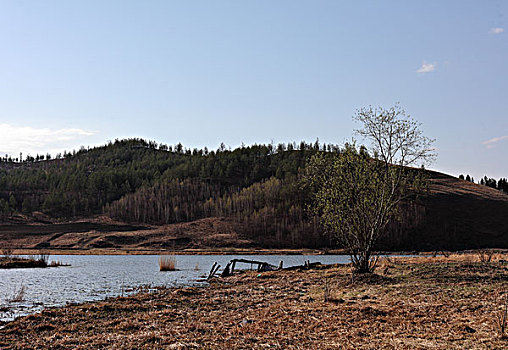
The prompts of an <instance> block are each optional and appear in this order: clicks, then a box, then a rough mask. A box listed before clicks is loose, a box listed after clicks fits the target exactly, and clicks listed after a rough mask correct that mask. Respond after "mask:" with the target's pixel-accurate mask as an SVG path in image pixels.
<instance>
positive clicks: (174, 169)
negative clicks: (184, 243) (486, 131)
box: [0, 139, 506, 249]
mask: <svg viewBox="0 0 508 350" xmlns="http://www.w3.org/2000/svg"><path fill="white" fill-rule="evenodd" d="M317 152H325V153H326V154H328V155H329V156H334V155H337V154H340V148H339V147H338V146H337V145H330V144H319V142H318V141H316V142H315V143H305V142H301V143H299V144H295V143H289V144H278V145H273V144H268V145H252V146H242V147H238V148H236V149H233V150H231V149H230V148H227V147H226V146H224V145H223V144H222V145H221V146H220V147H219V148H218V149H216V150H208V149H207V148H204V149H187V148H184V147H183V145H181V144H178V145H176V146H167V145H164V144H161V145H159V144H157V143H156V142H153V141H146V140H143V139H126V140H116V141H114V142H109V143H108V144H106V145H104V146H102V147H96V148H91V149H85V148H81V149H80V150H79V151H77V152H76V151H74V152H72V153H71V152H64V154H63V155H60V154H58V155H56V156H55V157H51V156H50V155H46V156H44V157H43V156H39V155H37V156H36V157H32V156H26V157H25V158H24V159H23V158H21V156H20V158H18V159H12V158H11V159H9V158H8V157H4V158H1V162H0V222H2V221H3V222H8V221H9V218H11V217H12V216H13V215H19V214H22V215H25V216H26V217H35V216H37V215H35V216H34V214H38V213H43V214H44V215H45V216H48V217H50V218H52V219H53V220H54V219H57V220H58V221H66V220H75V219H80V218H84V219H87V218H91V217H94V216H97V215H106V216H108V217H110V218H112V219H114V220H117V221H121V222H125V223H130V224H141V225H144V224H150V225H165V224H174V223H184V222H190V221H194V220H198V219H203V218H210V217H221V218H227V219H228V220H229V221H230V222H233V223H234V224H235V229H236V231H237V232H239V233H241V234H243V235H244V236H245V237H248V238H249V239H252V240H254V241H256V242H259V243H260V244H261V245H265V246H277V247H318V246H319V247H325V246H334V244H335V242H334V239H333V237H330V236H328V235H327V234H326V233H325V232H324V231H323V229H322V227H320V225H319V221H318V219H317V218H316V217H314V216H313V215H312V214H310V211H309V210H307V209H308V206H309V204H310V200H309V199H310V193H309V191H310V190H309V189H308V188H306V187H305V186H303V185H302V182H301V176H302V173H303V170H304V168H305V166H306V164H307V163H308V160H309V159H310V158H311V157H312V156H313V155H314V154H316V153H317ZM438 177H440V175H439V176H438ZM468 177H469V176H468ZM461 178H462V176H461ZM465 180H468V179H467V178H466V179H465ZM446 181H448V180H446ZM470 181H471V179H470ZM482 181H483V184H485V186H483V187H492V188H496V189H499V190H500V192H501V191H506V187H505V180H504V179H501V180H499V181H497V182H496V181H495V180H493V179H489V178H487V177H485V178H484V179H482ZM494 182H495V183H496V186H494ZM463 183H467V181H463ZM475 186H476V185H475ZM431 199H432V200H434V202H432V201H429V203H431V204H429V205H426V204H425V203H424V202H423V201H422V197H420V199H417V200H413V201H411V202H407V203H404V204H403V206H402V207H401V212H400V215H399V219H400V220H398V222H393V223H392V224H390V228H389V230H388V232H387V233H386V235H387V239H385V240H384V242H385V243H386V245H385V247H384V248H387V249H399V248H400V249H407V248H410V247H412V245H413V243H415V242H418V246H423V247H426V249H434V248H435V247H436V246H438V245H441V246H443V245H446V246H447V247H450V248H453V247H466V246H467V245H465V244H463V243H461V240H462V239H463V240H464V241H467V240H468V239H469V238H467V237H469V236H468V235H471V236H473V235H476V236H477V234H478V229H476V228H474V229H473V228H472V227H473V226H468V225H464V222H465V221H467V220H469V218H470V217H472V216H471V215H470V213H468V212H467V211H466V210H461V211H459V212H457V213H455V212H454V213H453V215H451V214H450V213H448V211H449V210H452V209H450V208H455V209H456V208H459V207H460V206H457V205H454V206H451V207H450V206H448V205H446V203H447V202H446V201H444V202H443V201H442V198H441V197H439V196H433V197H432V198H431ZM460 203H463V201H461V202H460ZM464 203H465V202H464ZM470 203H471V202H470ZM477 204H478V208H479V209H478V210H482V208H484V207H485V206H484V204H482V203H480V202H478V203H477ZM467 206H469V207H470V208H471V210H473V208H474V207H475V206H474V205H473V204H468V205H467ZM455 209H454V210H455ZM478 210H476V209H474V211H475V212H477V213H478V215H479V211H478ZM461 215H463V216H464V217H463V218H462V217H461ZM450 217H453V218H454V219H453V220H455V221H454V222H451V221H450ZM482 217H488V216H485V215H482ZM429 218H430V220H428V219H429ZM476 221H478V220H476ZM476 221H475V222H476ZM423 222H426V227H425V226H422V223H423ZM486 224H487V225H491V224H492V223H486ZM482 225H483V224H482ZM422 227H423V228H422ZM482 227H483V226H482ZM489 227H490V226H489ZM458 231H459V232H462V231H464V233H463V234H458V233H457V232H458ZM431 235H434V236H431ZM476 236H475V237H476ZM431 237H432V239H431ZM489 239H490V238H489ZM469 240H470V239H469ZM483 240H484V239H483V238H481V239H479V240H478V242H477V243H475V244H476V245H478V246H481V245H482V242H483ZM435 242H438V243H435ZM496 244H497V243H496Z"/></svg>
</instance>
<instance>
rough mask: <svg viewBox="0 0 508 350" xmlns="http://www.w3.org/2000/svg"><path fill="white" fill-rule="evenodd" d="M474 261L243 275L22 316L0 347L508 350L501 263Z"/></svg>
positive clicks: (506, 277)
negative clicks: (370, 270) (365, 271)
mask: <svg viewBox="0 0 508 350" xmlns="http://www.w3.org/2000/svg"><path fill="white" fill-rule="evenodd" d="M480 258H481V255H480V253H477V254H468V255H451V256H448V257H445V256H438V257H422V258H388V259H386V258H385V259H382V260H381V261H380V264H379V267H378V269H377V274H374V275H365V276H358V275H355V276H353V275H352V274H351V267H349V266H344V265H342V266H321V267H320V268H317V269H312V270H301V271H298V270H297V271H275V272H264V273H261V274H259V273H257V272H244V273H239V274H235V275H234V276H232V277H228V278H216V279H214V280H212V282H211V284H210V286H208V287H202V288H197V287H192V288H183V289H157V291H156V292H152V293H147V292H140V293H139V294H136V295H133V296H129V297H119V298H112V299H108V300H105V301H101V302H95V303H87V304H82V305H71V306H67V307H64V308H56V309H47V310H45V311H43V312H42V313H40V314H35V315H30V316H26V317H22V318H18V319H16V320H15V321H13V322H10V323H7V324H6V325H5V326H4V328H2V329H1V330H0V348H2V349H36V348H41V349H42V348H54V349H62V348H63V349H67V348H69V349H70V348H77V349H89V348H126V349H127V348H138V349H266V348H270V349H503V348H508V340H507V338H506V335H507V334H506V329H505V333H504V334H503V333H502V327H501V321H502V319H503V315H504V312H505V310H506V302H507V301H506V300H507V296H508V294H507V291H508V265H507V264H506V262H504V261H503V260H506V259H507V258H508V256H507V255H500V254H495V255H493V256H492V260H491V262H488V263H487V262H481V261H480ZM325 299H326V300H325Z"/></svg>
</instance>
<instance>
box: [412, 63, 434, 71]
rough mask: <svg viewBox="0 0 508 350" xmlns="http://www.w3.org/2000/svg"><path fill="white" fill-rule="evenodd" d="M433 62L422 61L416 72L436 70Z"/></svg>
mask: <svg viewBox="0 0 508 350" xmlns="http://www.w3.org/2000/svg"><path fill="white" fill-rule="evenodd" d="M436 65H437V64H435V63H428V62H423V63H422V66H421V67H420V68H418V69H417V70H416V72H417V73H429V72H433V71H435V70H436Z"/></svg>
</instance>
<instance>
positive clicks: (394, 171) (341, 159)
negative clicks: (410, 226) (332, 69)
mask: <svg viewBox="0 0 508 350" xmlns="http://www.w3.org/2000/svg"><path fill="white" fill-rule="evenodd" d="M353 118H354V119H355V120H357V121H359V122H360V123H362V124H363V125H362V128H361V129H359V130H357V131H356V133H357V134H358V135H360V136H362V137H364V138H365V139H366V140H367V141H368V142H369V146H370V148H366V147H364V146H362V147H360V148H359V149H357V147H356V145H355V143H354V142H353V143H352V144H346V146H345V147H344V149H343V150H342V151H341V152H340V154H339V155H338V156H334V155H331V154H328V155H327V154H323V153H321V154H317V155H315V156H314V157H313V158H312V159H311V161H310V162H309V164H308V166H307V169H306V176H305V179H306V184H307V185H308V186H310V187H311V191H312V193H313V194H314V196H313V198H314V203H313V206H312V210H313V211H314V213H315V214H317V215H318V216H319V217H320V218H321V223H322V224H323V226H324V227H325V228H326V229H327V230H328V231H329V232H330V233H331V234H333V235H334V236H335V237H336V238H337V239H338V241H339V242H340V243H341V244H342V245H343V246H344V247H345V248H346V249H347V251H348V253H349V254H350V256H351V261H352V263H353V265H354V267H355V269H356V271H357V272H371V271H373V270H374V268H375V259H372V252H373V248H374V245H375V243H376V242H377V241H378V239H379V237H380V236H381V235H382V234H383V232H384V231H385V229H386V227H387V225H388V223H389V222H390V221H391V220H394V219H396V217H397V213H398V209H399V204H400V202H401V201H403V200H408V199H409V197H410V196H412V195H414V193H415V192H417V191H418V190H419V189H421V188H422V187H424V186H425V177H424V174H423V172H422V171H420V170H419V169H413V168H408V166H411V165H415V164H417V163H418V162H421V163H422V165H423V164H425V163H427V162H429V161H430V160H432V159H433V158H434V157H435V151H434V150H433V148H432V147H431V145H432V142H433V140H431V139H429V138H427V137H425V136H424V135H423V133H422V131H421V130H420V124H418V123H417V122H416V121H414V120H413V119H411V118H410V117H409V116H407V115H406V114H405V112H404V111H403V110H402V109H401V108H400V107H399V106H398V105H396V106H395V107H392V108H390V109H382V108H379V109H373V108H371V107H369V108H364V109H360V110H358V111H357V113H356V114H355V116H354V117H353Z"/></svg>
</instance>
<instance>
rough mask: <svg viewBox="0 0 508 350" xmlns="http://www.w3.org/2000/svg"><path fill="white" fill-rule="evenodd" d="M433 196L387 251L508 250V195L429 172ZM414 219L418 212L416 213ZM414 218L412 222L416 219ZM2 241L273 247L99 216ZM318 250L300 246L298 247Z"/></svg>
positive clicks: (11, 227) (220, 229) (204, 228)
mask: <svg viewBox="0 0 508 350" xmlns="http://www.w3.org/2000/svg"><path fill="white" fill-rule="evenodd" d="M429 190H430V193H429V194H428V196H426V197H425V198H424V199H423V205H421V206H419V207H418V208H417V209H416V210H415V213H417V215H418V216H419V217H418V219H417V220H413V221H415V222H417V225H416V227H413V228H409V229H399V230H396V231H395V233H392V235H398V237H397V239H393V237H392V239H390V240H388V241H387V242H388V244H387V243H383V242H380V244H379V246H378V248H379V249H384V250H420V251H432V250H461V249H476V248H483V247H491V248H508V219H507V218H508V195H506V194H504V193H502V192H500V191H497V190H494V189H492V188H489V187H486V186H480V185H477V184H474V183H471V182H468V181H464V180H460V179H457V178H454V177H452V176H448V175H445V174H441V173H437V172H430V185H429ZM413 215H414V214H413ZM413 219H414V218H413ZM0 242H4V244H6V243H7V242H8V245H9V246H11V247H14V248H36V249H42V248H43V249H67V250H77V251H82V252H84V251H89V250H92V251H93V250H97V249H100V250H101V251H116V250H119V249H120V250H129V251H131V252H134V251H146V250H161V249H162V250H182V251H184V250H187V251H191V252H192V251H196V250H205V251H206V250H217V249H228V248H240V249H252V248H262V247H264V248H273V247H274V246H273V245H272V244H271V243H270V242H263V240H262V239H257V240H256V239H253V238H252V237H249V236H248V235H246V234H244V232H243V230H241V229H239V227H238V222H237V221H236V220H233V219H231V218H219V217H211V218H204V219H199V220H194V221H190V222H185V223H174V224H167V225H142V226H141V225H129V224H123V223H121V222H114V221H111V220H110V219H108V218H105V217H100V218H96V219H93V220H79V221H74V222H69V223H56V224H44V223H17V224H14V223H10V224H3V225H0ZM306 247H307V248H315V246H309V245H302V246H300V247H299V248H306Z"/></svg>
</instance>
